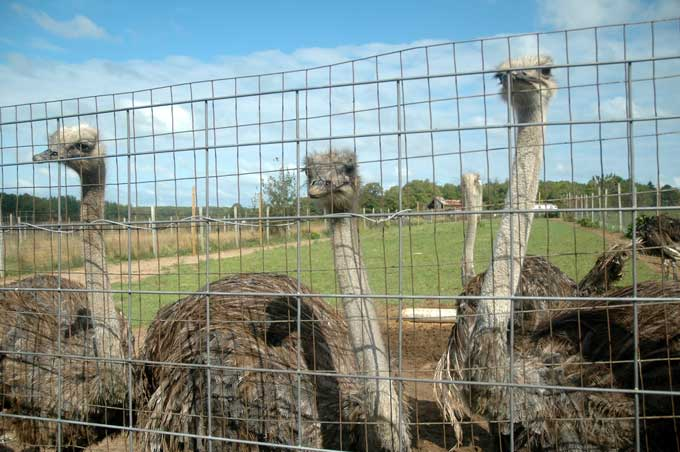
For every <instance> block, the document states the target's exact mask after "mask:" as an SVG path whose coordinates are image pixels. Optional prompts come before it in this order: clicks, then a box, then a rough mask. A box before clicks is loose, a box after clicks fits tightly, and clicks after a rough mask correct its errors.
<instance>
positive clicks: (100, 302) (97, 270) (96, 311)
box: [80, 166, 118, 356]
mask: <svg viewBox="0 0 680 452" xmlns="http://www.w3.org/2000/svg"><path fill="white" fill-rule="evenodd" d="M104 173H105V169H104V167H103V166H102V167H101V168H99V170H98V173H97V174H94V175H86V174H83V176H82V202H81V213H80V216H81V220H82V222H83V223H93V222H94V221H96V220H100V219H102V218H104V191H105V187H104V184H103V181H104V180H105V174H104ZM83 257H84V259H85V286H86V288H87V290H88V301H89V309H90V312H91V313H92V317H93V320H94V324H95V326H102V327H104V329H105V330H107V332H105V333H103V334H97V337H98V339H99V341H100V342H101V344H100V346H101V347H102V350H101V351H102V353H104V354H105V356H107V355H108V354H109V351H111V352H112V353H113V354H114V355H115V356H117V355H118V353H117V352H116V347H115V345H116V344H114V343H109V342H110V341H109V340H110V335H111V334H114V335H115V334H116V331H117V330H118V317H117V313H116V310H115V307H114V304H113V300H112V297H111V283H110V282H109V273H108V269H107V265H106V247H105V245H104V232H103V230H102V225H101V224H96V225H95V224H86V225H85V226H84V231H83ZM111 330H113V331H111Z"/></svg>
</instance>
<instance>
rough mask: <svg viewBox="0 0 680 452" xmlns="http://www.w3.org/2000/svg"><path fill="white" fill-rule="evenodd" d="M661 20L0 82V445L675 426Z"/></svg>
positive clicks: (675, 211) (458, 435)
mask: <svg viewBox="0 0 680 452" xmlns="http://www.w3.org/2000/svg"><path fill="white" fill-rule="evenodd" d="M678 42H680V19H668V20H658V21H652V22H639V23H629V24H622V25H614V26H605V27H594V28H583V29H576V30H562V31H554V32H545V33H528V34H521V35H512V36H503V37H493V38H488V39H478V40H470V41H461V42H448V43H440V44H434V45H428V46H420V47H414V48H409V49H403V50H399V51H395V52H390V53H387V54H381V55H375V56H371V57H365V58H360V59H357V60H353V61H347V62H343V63H338V64H333V65H327V66H321V67H315V68H309V69H301V70H296V71H288V72H275V73H270V74H261V75H254V76H246V77H235V78H226V79H218V80H207V81H198V82H191V83H186V84H181V85H172V86H163V87H157V88H152V89H147V90H140V91H130V92H123V93H115V94H107V95H96V96H86V97H80V98H72V99H62V100H54V101H44V102H36V103H30V104H22V105H12V106H5V107H0V168H1V171H0V179H1V181H0V182H1V186H2V191H1V193H0V201H1V205H0V208H1V211H0V277H1V278H2V287H0V303H1V305H0V309H1V310H2V312H1V316H0V317H1V318H2V320H0V324H1V328H0V330H1V331H2V333H1V334H2V339H1V340H0V366H1V367H0V372H1V373H0V391H1V393H2V402H3V405H2V411H0V435H1V437H0V441H1V442H2V444H3V447H6V448H12V449H16V448H19V449H27V448H33V447H38V448H40V447H47V448H51V449H56V450H59V451H61V450H62V449H64V448H66V449H72V448H75V447H78V448H86V449H89V450H115V451H117V450H130V451H132V450H143V451H152V450H153V451H166V452H170V451H179V450H201V451H203V450H210V451H212V450H263V449H266V450H272V449H273V450H289V449H292V450H379V449H380V448H382V449H383V450H394V451H396V450H404V451H405V450H419V451H439V450H441V451H444V450H451V449H455V448H458V449H460V450H466V448H472V447H476V448H478V449H481V450H510V451H514V450H529V449H531V450H636V451H641V450H645V451H646V450H673V451H680V414H678V413H677V412H676V410H677V408H676V404H677V403H680V392H679V391H678V387H677V385H678V383H677V381H678V379H679V378H680V362H679V359H680V337H679V336H678V331H679V328H680V323H679V322H680V283H679V282H678V268H677V267H678V262H679V261H680V165H679V164H678V163H680V160H679V159H678V156H677V152H678V149H679V148H680V97H679V96H680V49H679V48H678V46H677V43H678ZM547 56H549V57H550V59H546V58H545V57H547ZM507 61H510V63H508V64H506V65H504V66H500V65H501V64H503V63H504V62H507ZM527 154H532V155H533V156H534V157H529V158H528V159H527V157H526V155H527ZM532 158H533V160H532ZM523 159H524V160H523ZM532 171H536V174H540V176H538V178H539V179H540V180H538V183H537V187H538V191H537V194H536V196H534V195H533V193H532V191H531V189H528V188H527V187H528V186H530V185H531V183H532V182H531V181H530V179H531V176H530V174H531V172H532ZM470 173H476V174H477V176H476V177H477V179H476V180H477V181H478V182H476V184H477V185H475V187H476V189H477V190H479V197H480V198H479V200H476V201H475V200H473V199H471V198H470V196H471V195H470V193H473V192H474V187H471V186H465V185H464V184H463V183H462V181H463V180H468V179H466V178H467V177H469V176H468V175H469V174H470ZM470 190H472V191H470ZM532 218H533V223H532V221H531V220H532ZM506 222H507V225H505V223H506ZM529 233H530V234H529ZM494 243H495V244H496V245H495V246H496V247H494ZM503 243H505V244H506V245H503ZM503 246H506V248H505V251H507V253H505V252H499V250H503V248H502V247H503ZM475 269H476V273H477V275H476V276H474V275H475ZM487 269H488V270H489V271H488V272H487ZM520 269H521V270H520ZM466 271H467V272H469V271H472V273H471V274H470V275H469V277H468V276H466V275H467V274H468V273H466ZM484 272H486V273H488V275H486V276H485V273H484ZM498 281H501V283H498ZM489 284H491V285H489ZM489 287H490V289H489ZM506 301H508V304H505V302H506ZM470 450H471V449H470Z"/></svg>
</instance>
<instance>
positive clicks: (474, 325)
mask: <svg viewBox="0 0 680 452" xmlns="http://www.w3.org/2000/svg"><path fill="white" fill-rule="evenodd" d="M551 64H552V59H551V58H550V57H545V56H539V57H525V58H521V59H518V60H511V61H508V62H506V63H504V64H502V65H501V66H500V67H499V72H498V75H497V76H498V78H499V80H500V81H501V84H502V91H501V95H502V97H503V99H504V100H505V101H506V102H508V103H509V104H510V105H511V106H512V108H513V110H514V113H515V116H516V119H517V122H518V123H519V124H528V125H520V126H519V127H518V128H517V132H516V140H517V142H516V155H515V159H514V161H513V164H512V167H511V168H510V179H509V184H510V187H511V190H508V196H507V198H506V201H505V208H506V209H518V210H520V211H521V212H520V213H517V214H513V215H511V214H504V215H503V218H502V220H501V225H500V228H499V231H498V234H497V236H496V240H495V243H494V247H493V254H492V256H493V258H492V261H491V267H490V269H489V271H487V272H486V273H485V275H484V277H483V279H482V280H481V281H482V284H481V288H480V294H481V295H484V296H494V297H495V299H494V300H493V301H481V302H476V301H470V302H468V303H463V304H464V305H470V306H472V307H473V308H472V309H471V311H473V312H474V314H475V315H474V317H467V316H463V318H464V319H465V321H461V322H460V323H458V324H457V325H456V326H455V328H454V330H453V331H452V334H451V339H450V344H449V348H448V351H447V352H446V353H445V354H444V356H442V358H441V360H440V363H439V365H438V368H437V372H436V374H437V375H438V376H441V374H442V372H443V369H445V372H446V374H447V376H450V377H451V379H456V380H468V381H473V382H474V381H486V382H490V381H494V380H496V381H499V382H506V381H508V379H509V377H510V372H509V369H508V368H507V363H508V362H509V357H508V344H507V339H508V323H509V320H510V316H511V313H512V301H511V298H510V297H511V296H512V295H513V294H514V293H515V292H516V289H517V286H518V283H519V280H520V274H521V271H520V270H521V268H522V262H523V260H524V256H525V254H526V245H527V241H528V235H529V232H530V228H531V223H532V220H533V214H532V213H531V212H527V211H528V210H530V209H532V208H533V205H534V203H535V200H536V195H537V192H538V180H539V172H540V166H541V160H542V151H543V149H542V147H543V133H544V130H543V126H541V125H535V124H536V123H538V124H540V123H543V122H544V121H545V119H546V113H547V107H548V103H549V101H550V99H551V97H552V94H553V91H554V90H555V89H556V87H557V86H556V83H555V81H554V80H553V78H552V74H551V69H550V67H549V66H550V65H551ZM513 67H518V68H523V67H529V68H532V67H533V68H532V69H519V70H514V71H513V70H511V69H512V68H513ZM509 93H511V98H509ZM463 318H461V320H463ZM451 342H453V343H451ZM451 367H452V368H451ZM513 377H514V378H515V379H517V375H516V374H515V375H513ZM436 392H437V395H438V401H439V402H440V405H441V406H442V407H443V408H444V412H445V414H446V415H447V416H448V417H449V418H450V419H451V420H452V422H453V423H454V428H455V431H456V435H457V436H458V438H459V440H460V439H461V437H462V431H461V427H460V421H461V419H462V417H463V416H464V415H467V416H470V415H471V414H473V413H475V414H481V415H483V416H484V417H486V418H489V419H508V417H507V416H508V413H507V412H506V409H507V402H506V400H507V397H506V396H507V395H508V394H509V391H508V389H506V387H492V386H477V385H460V384H450V385H446V386H445V387H443V388H441V387H440V388H439V390H437V391H436ZM468 401H469V404H468ZM516 413H517V411H515V416H516V415H517V414H516Z"/></svg>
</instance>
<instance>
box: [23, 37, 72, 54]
mask: <svg viewBox="0 0 680 452" xmlns="http://www.w3.org/2000/svg"><path fill="white" fill-rule="evenodd" d="M29 43H30V45H31V47H33V48H34V49H38V50H47V51H49V52H63V51H64V49H63V48H62V47H59V46H58V45H56V44H52V43H51V42H49V41H47V40H45V39H41V38H33V39H31V40H30V41H29Z"/></svg>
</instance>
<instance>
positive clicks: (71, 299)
mask: <svg viewBox="0 0 680 452" xmlns="http://www.w3.org/2000/svg"><path fill="white" fill-rule="evenodd" d="M49 143H50V146H49V147H50V148H49V149H48V150H47V151H45V152H43V153H41V154H37V155H36V156H34V158H33V160H34V161H36V162H42V161H58V162H59V163H60V164H64V165H66V166H67V167H69V168H71V169H73V170H74V171H76V173H78V175H79V176H80V181H81V187H82V200H81V219H82V221H83V222H85V223H92V222H94V221H96V220H99V219H101V218H103V215H104V211H103V208H104V184H105V179H106V164H105V150H104V146H103V145H102V144H101V143H100V142H99V134H98V131H97V130H96V129H94V128H92V127H89V126H87V125H84V124H83V125H80V126H76V127H65V128H62V129H59V130H58V131H56V132H55V133H54V134H52V135H51V136H50V140H49ZM83 249H84V251H83V252H84V260H85V280H86V284H85V285H82V284H80V283H77V282H74V281H70V280H69V279H67V278H59V277H58V276H57V275H37V276H34V277H29V278H25V279H22V280H20V281H18V282H15V283H12V285H11V288H12V289H14V288H18V289H20V290H12V291H8V290H3V291H2V292H0V306H2V309H3V315H2V316H0V330H1V331H2V336H1V337H0V347H1V350H2V352H1V354H0V366H1V367H0V372H1V374H0V383H1V385H2V392H3V408H4V412H5V413H6V414H8V415H10V416H8V417H6V419H7V420H8V424H9V427H10V428H11V429H12V430H13V431H14V432H15V435H16V438H17V440H18V441H19V442H21V443H24V444H30V445H33V446H38V447H39V446H53V447H54V446H56V445H57V442H58V427H57V423H56V422H50V421H43V420H32V419H28V418H19V417H11V415H12V414H18V415H30V416H38V417H43V418H51V419H56V418H57V417H61V418H62V419H65V420H70V421H76V422H78V421H80V422H83V421H87V422H92V423H101V424H107V425H110V426H111V427H110V428H98V427H90V426H85V425H82V424H77V423H63V424H62V426H61V429H62V435H61V446H62V447H65V448H72V447H86V446H88V445H90V444H93V443H94V442H96V441H98V440H99V439H101V438H103V437H104V436H105V435H107V434H109V433H111V432H112V431H115V426H123V425H125V424H126V421H127V415H126V412H125V411H124V410H125V408H126V407H127V402H128V387H127V386H128V385H127V383H128V381H127V378H126V377H127V371H126V369H127V367H126V366H125V364H123V363H121V362H120V361H119V359H121V358H124V357H125V356H127V355H128V342H127V341H128V324H127V321H126V319H125V318H124V316H123V315H122V314H120V313H119V312H117V311H116V310H115V308H114V305H113V300H112V299H111V294H110V293H109V292H107V291H108V290H110V284H109V279H108V273H107V267H106V250H105V246H104V237H103V232H102V230H101V225H95V224H88V225H87V226H85V228H84V230H83ZM28 289H35V290H28ZM57 289H61V290H57ZM107 358H111V359H113V360H114V361H107ZM60 399H61V403H60Z"/></svg>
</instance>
